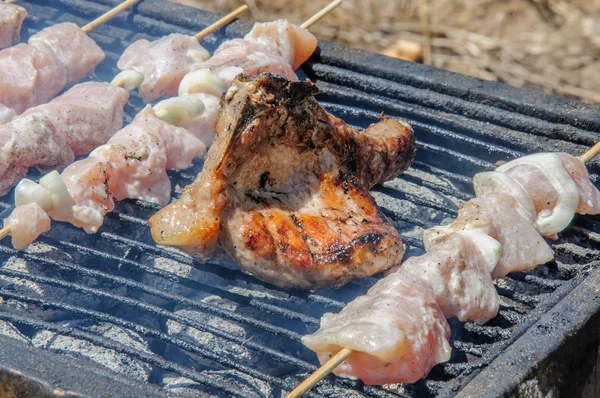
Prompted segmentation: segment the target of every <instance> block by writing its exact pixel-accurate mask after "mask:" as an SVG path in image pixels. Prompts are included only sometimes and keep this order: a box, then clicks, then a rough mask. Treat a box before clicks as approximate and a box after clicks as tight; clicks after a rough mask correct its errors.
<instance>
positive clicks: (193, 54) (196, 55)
mask: <svg viewBox="0 0 600 398" xmlns="http://www.w3.org/2000/svg"><path fill="white" fill-rule="evenodd" d="M188 55H189V56H190V58H191V59H193V60H194V61H196V62H198V63H200V62H204V61H206V60H207V59H209V58H210V53H209V52H208V50H207V49H206V48H204V47H202V46H200V50H190V51H188Z"/></svg>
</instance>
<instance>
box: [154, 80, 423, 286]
mask: <svg viewBox="0 0 600 398" xmlns="http://www.w3.org/2000/svg"><path fill="white" fill-rule="evenodd" d="M317 91H318V90H317V88H316V87H315V86H314V85H312V84H310V83H307V82H290V81H288V80H286V79H284V78H282V77H278V76H275V75H269V74H263V75H260V76H259V77H257V78H248V77H245V76H242V75H240V76H238V77H237V78H236V80H235V81H234V82H233V84H232V86H231V88H230V90H229V91H228V93H227V94H226V95H225V97H224V99H223V101H222V106H221V111H220V114H219V118H218V121H217V127H216V132H217V135H216V138H215V141H214V143H213V146H212V147H211V148H210V150H209V152H208V154H207V157H206V161H205V164H204V169H203V170H202V172H201V173H200V174H199V175H198V178H197V179H196V181H195V182H194V183H193V184H191V185H190V186H188V187H187V188H185V190H184V192H183V194H182V196H181V198H180V199H179V200H178V201H176V202H174V203H172V204H170V205H169V206H167V207H165V208H164V209H162V210H161V211H159V212H158V213H157V214H156V215H154V216H153V217H152V218H151V219H150V225H151V228H152V236H153V238H154V240H155V241H156V242H158V243H160V244H164V245H173V246H179V247H180V248H182V249H183V250H185V251H187V252H190V253H192V254H194V255H197V256H200V257H204V258H205V257H207V256H210V255H211V254H212V253H213V252H214V250H215V249H216V248H217V247H220V248H222V249H223V250H225V252H226V253H227V254H229V255H230V256H231V257H232V258H233V259H234V260H235V261H236V262H237V263H238V264H239V265H240V267H241V268H243V269H245V270H247V271H249V272H251V273H252V274H254V275H255V276H257V277H258V278H260V279H262V280H264V281H267V282H270V283H273V284H275V285H278V286H281V287H297V288H305V289H314V288H319V287H331V286H340V285H342V284H344V283H347V282H348V281H350V280H352V279H355V278H360V277H365V276H369V275H372V274H374V273H376V272H379V271H382V270H385V269H387V268H389V267H391V266H392V265H394V264H397V263H399V262H400V261H401V259H402V255H403V253H404V249H403V246H402V240H401V239H400V236H399V234H398V232H397V231H396V229H395V228H394V227H393V226H392V225H391V224H390V223H389V222H388V221H387V220H386V219H385V217H384V216H383V215H382V214H381V213H380V212H379V209H378V207H377V205H376V204H375V202H374V200H373V198H372V197H371V196H370V195H369V193H368V191H367V189H368V188H369V187H371V186H373V185H375V184H377V183H379V182H382V181H384V180H386V179H390V178H393V177H395V176H397V175H398V174H400V173H401V172H402V171H403V170H404V169H406V168H407V167H408V165H409V164H410V163H411V161H412V159H413V158H414V136H413V132H412V129H411V128H410V127H409V126H408V125H406V124H404V123H402V122H399V121H397V120H393V119H388V118H382V120H381V121H380V122H379V123H377V124H375V125H373V126H371V127H369V128H368V129H366V130H364V131H362V132H360V131H356V130H354V129H352V128H351V127H349V126H348V125H346V124H345V123H344V122H343V121H341V120H339V119H337V118H335V117H334V116H332V115H330V114H328V113H327V112H326V111H325V110H323V108H321V106H320V105H319V104H318V103H317V101H316V100H315V99H314V95H315V94H316V92H317Z"/></svg>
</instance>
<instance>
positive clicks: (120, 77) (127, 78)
mask: <svg viewBox="0 0 600 398" xmlns="http://www.w3.org/2000/svg"><path fill="white" fill-rule="evenodd" d="M143 81H144V75H143V74H142V73H140V72H138V71H136V70H124V71H123V72H121V73H119V74H117V76H115V78H114V79H112V81H111V82H110V84H112V85H114V86H119V87H123V88H124V89H125V90H127V91H131V90H135V89H136V88H138V87H139V86H141V85H142V82H143Z"/></svg>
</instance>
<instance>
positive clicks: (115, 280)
mask: <svg viewBox="0 0 600 398" xmlns="http://www.w3.org/2000/svg"><path fill="white" fill-rule="evenodd" d="M0 252H8V253H11V252H12V254H17V252H16V251H13V250H11V249H8V248H5V247H3V246H0ZM23 257H24V258H25V259H27V260H31V261H37V262H39V263H41V264H44V263H45V264H48V265H52V266H55V267H57V268H59V269H65V270H69V271H74V272H76V273H77V274H80V275H83V276H86V277H93V278H98V279H100V280H103V281H104V282H110V283H112V284H114V285H116V286H123V287H127V288H131V289H135V290H139V291H141V292H143V293H147V294H150V295H153V296H156V297H159V298H162V299H166V300H169V301H172V302H175V303H178V304H180V305H185V306H189V307H192V308H198V309H200V310H202V311H206V312H207V313H210V314H211V315H215V316H219V317H223V318H225V319H230V320H233V321H236V322H240V323H243V324H247V325H250V326H254V327H257V328H261V329H263V330H266V331H269V332H271V333H273V334H275V335H279V336H283V337H286V338H289V339H290V340H294V341H298V340H299V339H300V337H301V336H300V335H299V334H297V333H295V332H293V331H291V330H288V329H284V328H280V327H277V326H273V325H271V324H268V323H265V322H262V321H259V320H256V319H253V318H249V317H246V316H244V315H240V314H236V313H234V312H232V311H228V310H225V309H222V308H218V307H215V306H210V305H207V304H206V303H202V302H198V301H194V300H190V299H187V298H185V297H182V296H177V295H173V294H169V293H165V292H162V291H160V290H157V289H154V288H151V287H149V286H146V285H144V284H141V283H138V282H135V281H132V280H130V279H126V278H122V277H119V276H113V275H110V274H106V273H104V272H100V271H95V270H91V269H88V268H83V267H80V266H78V265H75V264H71V263H68V262H66V261H56V260H52V259H47V258H44V257H41V256H37V255H32V254H23ZM115 297H116V296H115Z"/></svg>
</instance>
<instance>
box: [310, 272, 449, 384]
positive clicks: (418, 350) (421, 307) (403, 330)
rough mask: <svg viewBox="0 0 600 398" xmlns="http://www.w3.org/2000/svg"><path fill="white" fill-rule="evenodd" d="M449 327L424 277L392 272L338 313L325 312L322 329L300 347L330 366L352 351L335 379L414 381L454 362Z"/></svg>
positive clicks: (373, 381)
mask: <svg viewBox="0 0 600 398" xmlns="http://www.w3.org/2000/svg"><path fill="white" fill-rule="evenodd" d="M449 338H450V327H449V326H448V323H447V322H446V319H445V318H444V314H443V313H442V310H441V309H440V307H439V306H438V304H437V303H436V301H435V294H434V292H433V291H432V290H431V288H430V287H429V285H428V284H427V282H425V281H423V280H422V279H420V278H418V277H415V276H413V275H409V274H405V273H393V274H390V275H389V276H387V277H385V278H383V279H382V280H380V281H379V282H377V283H376V284H375V285H374V286H373V287H372V288H371V289H370V290H369V292H368V293H367V294H366V295H363V296H360V297H358V298H356V299H354V300H353V301H351V302H350V303H349V304H348V305H347V306H346V307H344V309H342V311H340V312H339V313H337V314H331V313H330V314H325V315H324V316H323V317H322V318H321V326H320V328H319V330H317V331H316V332H315V333H313V334H311V335H307V336H304V337H302V343H304V345H305V346H307V347H308V348H310V349H311V350H313V351H315V352H316V353H317V356H318V358H319V361H320V362H321V363H324V362H326V361H327V360H328V359H329V358H330V357H331V356H332V355H334V354H335V353H337V352H338V351H339V350H341V349H342V348H348V349H351V350H352V351H353V353H352V354H350V356H349V357H348V358H347V359H346V360H345V361H344V362H343V363H342V364H341V365H340V366H338V367H337V368H336V369H334V370H333V373H335V374H336V375H339V376H342V377H347V378H352V379H356V378H358V379H360V380H362V381H363V382H364V383H365V384H387V383H413V382H415V381H417V380H419V379H421V378H423V377H425V376H426V375H427V374H429V371H430V370H431V368H432V367H433V366H435V365H436V364H438V363H441V362H445V361H447V360H448V359H450V351H451V348H450V345H449V343H448V340H449Z"/></svg>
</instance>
